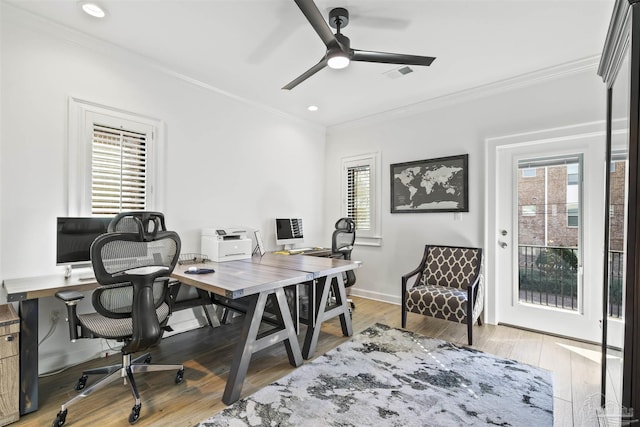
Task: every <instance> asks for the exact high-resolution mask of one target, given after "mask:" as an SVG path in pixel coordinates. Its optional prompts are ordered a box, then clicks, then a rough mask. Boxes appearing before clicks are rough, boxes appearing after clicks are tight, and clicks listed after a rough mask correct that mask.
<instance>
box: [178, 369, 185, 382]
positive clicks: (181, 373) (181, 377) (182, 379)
mask: <svg viewBox="0 0 640 427" xmlns="http://www.w3.org/2000/svg"><path fill="white" fill-rule="evenodd" d="M182 381H184V369H180V370H179V371H178V373H177V374H176V384H181V383H182Z"/></svg>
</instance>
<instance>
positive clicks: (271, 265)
mask: <svg viewBox="0 0 640 427" xmlns="http://www.w3.org/2000/svg"><path fill="white" fill-rule="evenodd" d="M192 266H198V265H197V264H194V265H188V266H186V265H185V266H176V268H175V269H174V271H173V274H172V275H171V276H172V277H173V278H175V279H177V280H179V281H180V282H182V283H185V284H187V285H191V286H194V287H196V288H199V289H202V290H204V291H206V292H211V293H214V294H217V295H221V296H224V297H227V298H230V299H242V301H243V303H245V304H246V305H247V307H249V309H248V311H247V313H246V316H245V319H244V325H243V328H242V333H241V336H240V337H239V341H238V344H237V346H236V350H235V355H234V358H233V362H232V366H231V370H230V373H229V377H228V379H227V385H226V387H225V391H224V394H223V397H222V401H223V402H224V403H226V404H231V403H233V402H235V401H236V400H238V398H239V397H240V393H241V391H242V384H243V382H244V379H245V377H246V373H247V370H248V366H249V362H250V359H251V356H252V355H253V353H255V352H257V351H259V350H261V349H263V348H266V347H269V346H271V345H274V344H277V343H280V342H283V343H284V345H285V348H286V350H287V355H288V357H289V362H290V363H291V364H292V365H294V366H299V365H300V364H301V363H302V357H303V356H304V358H306V359H308V358H310V357H311V356H312V355H313V353H314V351H315V348H316V344H317V340H318V336H319V333H320V327H321V325H322V322H323V321H325V320H327V319H329V318H332V317H335V316H340V321H341V324H342V331H343V334H344V335H345V336H350V335H352V333H353V332H352V328H351V317H350V316H349V314H348V313H349V312H348V305H347V302H346V293H345V290H344V283H343V281H342V272H343V271H346V270H350V269H354V268H357V267H358V266H359V263H356V262H351V261H343V260H337V259H331V258H318V257H309V256H301V255H288V256H277V255H273V254H267V255H265V256H264V257H262V258H261V257H259V256H255V257H253V258H251V259H247V260H241V261H229V262H222V263H215V262H207V263H206V264H204V265H200V266H204V267H207V268H214V269H215V270H216V272H215V273H212V274H186V273H185V271H186V270H187V269H188V267H192ZM333 278H335V279H336V281H337V283H338V285H337V286H338V289H337V291H338V292H337V295H339V296H338V299H339V306H338V307H337V308H333V309H331V310H330V311H327V312H325V310H324V309H322V310H321V309H320V307H325V305H326V300H327V299H328V292H329V288H330V284H331V283H332V279H333ZM300 283H311V284H314V285H316V284H317V286H318V289H319V290H321V295H320V298H319V299H317V300H318V302H317V303H315V304H313V307H314V314H315V316H314V318H315V321H313V322H310V324H309V327H308V328H307V334H306V336H305V343H304V346H303V351H302V352H301V351H300V346H299V344H298V341H297V336H296V328H295V325H294V324H293V320H292V317H291V313H290V311H289V308H288V305H287V303H286V298H285V294H284V287H285V286H289V285H295V284H300ZM326 284H329V286H327V285H326ZM97 286H98V285H97V283H96V281H95V280H84V281H82V280H79V279H78V278H77V277H72V278H70V279H65V278H64V277H63V276H62V275H52V276H43V277H33V278H26V279H13V280H5V281H4V282H3V287H4V288H5V290H6V292H7V299H8V301H18V302H19V307H20V315H21V334H22V335H21V339H20V353H21V360H20V382H21V384H20V413H21V414H26V413H29V412H33V411H35V410H37V409H38V298H42V297H48V296H53V295H55V293H56V292H58V291H60V290H70V289H72V290H78V291H88V290H92V289H95V288H96V287H97ZM270 294H274V295H275V298H276V301H277V304H278V307H279V311H280V313H281V314H280V315H279V317H278V319H277V320H278V321H279V323H280V327H276V328H273V329H271V330H269V331H266V332H265V331H259V327H260V324H261V319H262V315H263V313H264V308H265V303H266V301H267V297H268V296H269V295H270ZM323 303H324V305H322V304H323Z"/></svg>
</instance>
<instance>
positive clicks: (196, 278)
mask: <svg viewBox="0 0 640 427" xmlns="http://www.w3.org/2000/svg"><path fill="white" fill-rule="evenodd" d="M193 266H195V267H205V268H213V269H215V273H210V274H187V273H186V271H187V270H188V268H189V267H193ZM171 277H173V278H175V279H177V280H179V281H181V282H183V283H186V284H187V285H191V286H195V287H196V288H200V289H203V290H205V291H207V292H213V293H215V294H218V295H222V296H225V297H227V298H231V299H239V298H242V299H243V302H244V303H245V304H246V305H247V312H246V314H245V317H244V323H243V325H242V331H241V333H240V336H239V337H238V344H237V345H236V349H235V353H234V357H233V361H232V363H231V370H230V371H229V377H228V378H227V384H226V386H225V389H224V393H223V395H222V401H223V402H224V403H226V404H227V405H230V404H231V403H233V402H235V401H237V400H238V399H239V398H240V392H241V391H242V385H243V383H244V379H245V377H246V375H247V370H248V369H249V362H250V361H251V356H252V355H253V354H254V353H255V352H257V351H260V350H262V349H264V348H267V347H270V346H272V345H274V344H277V343H280V342H283V343H284V345H285V348H286V350H287V356H288V357H289V363H291V365H293V366H300V365H301V364H302V353H301V351H300V345H299V344H298V337H297V335H296V328H295V326H294V324H293V319H292V317H291V312H290V311H289V306H288V304H287V299H286V297H285V294H284V287H285V286H289V285H295V284H298V283H303V282H306V281H309V280H312V278H313V274H311V273H308V272H305V271H298V270H289V269H282V268H277V267H272V266H268V265H260V264H257V263H256V264H254V263H251V262H239V261H228V262H222V263H216V262H208V263H206V264H200V265H198V264H194V265H191V266H180V267H176V269H175V270H174V271H173V273H172V274H171ZM270 294H275V297H276V300H277V303H278V307H279V311H280V313H279V315H278V321H279V323H280V327H275V328H271V329H269V330H267V331H260V325H261V323H262V316H263V314H264V309H265V304H266V302H267V297H268V296H269V295H270Z"/></svg>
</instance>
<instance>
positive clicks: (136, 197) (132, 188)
mask: <svg viewBox="0 0 640 427" xmlns="http://www.w3.org/2000/svg"><path fill="white" fill-rule="evenodd" d="M162 129H163V123H162V122H161V121H159V120H156V119H152V118H149V117H146V116H142V115H138V114H135V113H130V112H127V111H124V110H119V109H115V108H111V107H107V106H102V105H97V104H95V103H92V102H89V101H84V100H80V99H77V98H73V97H70V98H69V160H68V164H69V210H68V213H67V214H68V215H69V216H113V215H116V214H118V213H120V212H123V211H131V210H161V209H162V206H161V205H162V200H161V198H159V197H158V196H159V194H157V193H158V192H157V191H156V189H157V188H163V187H164V185H163V184H164V180H163V174H158V173H156V169H157V165H158V164H162V162H163V159H164V158H165V157H164V144H163V143H162V142H163V141H164V133H163V131H162Z"/></svg>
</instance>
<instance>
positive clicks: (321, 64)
mask: <svg viewBox="0 0 640 427" xmlns="http://www.w3.org/2000/svg"><path fill="white" fill-rule="evenodd" d="M326 66H327V57H326V56H325V57H323V58H322V59H321V60H320V62H318V63H317V64H316V65H314V66H313V67H311V68H309V69H308V70H307V71H305V72H304V73H302V74H301V75H300V76H299V77H296V78H295V79H293V80H292V81H291V82H290V83H288V84H286V85H285V86H284V87H283V88H282V89H286V90H291V89H293V88H294V87H296V86H298V85H299V84H300V83H302V82H303V81H305V80H307V79H308V78H309V77H311V76H313V75H314V74H315V73H317V72H318V71H320V70H322V69H323V68H324V67H326Z"/></svg>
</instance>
